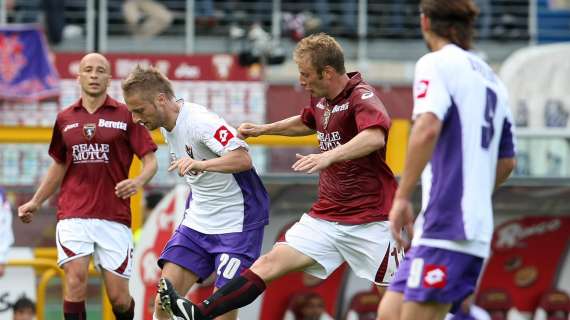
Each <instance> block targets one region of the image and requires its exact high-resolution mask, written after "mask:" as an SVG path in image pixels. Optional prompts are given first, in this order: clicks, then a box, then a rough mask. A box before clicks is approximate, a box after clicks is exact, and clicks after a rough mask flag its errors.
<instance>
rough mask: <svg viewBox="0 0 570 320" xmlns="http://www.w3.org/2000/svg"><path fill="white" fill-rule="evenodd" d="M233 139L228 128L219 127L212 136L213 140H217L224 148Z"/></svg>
mask: <svg viewBox="0 0 570 320" xmlns="http://www.w3.org/2000/svg"><path fill="white" fill-rule="evenodd" d="M233 137H234V135H233V134H232V132H231V131H230V130H228V128H226V126H221V127H220V128H218V130H216V133H215V134H214V138H215V139H216V140H218V142H219V143H221V144H222V146H224V147H225V146H226V145H227V144H228V142H229V141H230V140H231V139H232V138H233Z"/></svg>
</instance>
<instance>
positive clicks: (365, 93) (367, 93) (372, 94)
mask: <svg viewBox="0 0 570 320" xmlns="http://www.w3.org/2000/svg"><path fill="white" fill-rule="evenodd" d="M373 96H374V92H372V91H367V92H364V93H363V94H362V95H361V96H360V98H361V99H362V100H366V99H369V98H372V97H373Z"/></svg>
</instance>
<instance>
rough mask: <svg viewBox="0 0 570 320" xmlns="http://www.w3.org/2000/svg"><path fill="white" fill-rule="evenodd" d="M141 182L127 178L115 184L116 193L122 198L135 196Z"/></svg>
mask: <svg viewBox="0 0 570 320" xmlns="http://www.w3.org/2000/svg"><path fill="white" fill-rule="evenodd" d="M140 187H142V186H139V184H138V183H137V182H136V180H134V179H125V180H123V181H121V182H119V183H117V185H116V186H115V195H116V196H117V197H119V198H121V199H127V198H129V197H132V196H134V195H135V194H136V193H137V191H138V190H139V188H140Z"/></svg>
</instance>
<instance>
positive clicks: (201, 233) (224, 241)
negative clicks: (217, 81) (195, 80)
mask: <svg viewBox="0 0 570 320" xmlns="http://www.w3.org/2000/svg"><path fill="white" fill-rule="evenodd" d="M123 94H124V97H125V101H126V103H127V106H128V108H129V111H131V113H132V117H133V120H134V121H135V122H137V123H140V124H143V125H144V126H145V127H147V128H148V129H149V130H154V129H156V128H161V132H162V134H163V135H164V137H165V138H166V141H167V142H168V146H169V149H170V158H171V161H172V162H171V163H170V167H169V168H168V170H169V171H172V170H176V171H177V172H178V174H179V175H180V176H181V177H185V179H186V182H187V183H188V184H189V185H190V187H191V191H192V193H191V199H190V203H189V207H188V209H187V210H186V212H185V214H184V219H183V220H182V223H181V224H180V226H179V227H178V229H177V230H176V231H175V233H174V235H173V236H172V237H171V238H170V240H169V242H168V243H167V244H166V246H165V248H164V250H163V252H162V254H161V256H160V258H159V260H158V265H159V266H160V268H161V269H162V277H163V278H166V279H168V280H169V281H171V283H173V284H174V286H175V287H176V290H177V291H178V292H182V293H184V294H185V293H187V292H188V290H189V289H190V288H191V287H192V285H193V284H194V283H196V282H197V281H200V280H205V279H206V278H208V276H210V275H211V274H212V272H214V271H215V272H216V273H217V277H216V280H215V284H214V286H215V288H220V287H222V286H223V285H225V284H226V283H227V282H228V281H230V280H231V279H233V278H234V277H235V276H236V275H239V274H240V273H241V272H242V271H243V270H244V269H246V268H249V267H250V266H251V264H252V263H253V262H254V261H255V259H257V258H258V257H259V254H260V253H261V245H262V240H263V229H264V227H265V225H267V223H268V219H269V196H268V194H267V191H266V190H265V187H264V186H263V184H262V182H261V179H260V178H259V176H258V175H257V173H256V171H255V169H254V168H253V166H252V161H251V157H250V155H249V152H248V150H249V147H248V145H247V144H246V143H245V141H243V140H242V139H240V138H238V137H237V132H236V130H235V129H234V128H233V127H231V126H230V125H228V124H227V123H226V122H225V121H224V119H222V118H221V117H219V116H218V115H216V114H214V113H212V112H210V111H208V110H207V109H206V108H205V107H203V106H200V105H197V104H194V103H185V102H183V101H181V100H176V99H175V96H174V92H173V89H172V85H171V83H170V81H169V80H168V79H167V78H166V77H165V76H164V75H163V74H161V73H160V72H159V71H158V70H157V69H155V68H152V67H151V68H147V69H143V68H141V67H137V68H136V69H135V70H134V71H133V72H132V73H131V74H130V75H129V76H128V77H127V78H126V79H125V80H124V82H123ZM215 290H216V289H215ZM160 306H161V301H160V300H159V296H158V295H157V297H156V303H155V313H154V317H155V318H157V319H170V318H171V317H172V314H170V313H169V312H168V310H166V311H165V310H163V309H162V308H160ZM220 315H221V314H220ZM236 318H237V310H235V311H233V312H230V313H228V314H226V315H223V316H222V317H220V319H227V320H230V319H236Z"/></svg>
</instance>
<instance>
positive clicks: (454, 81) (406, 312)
mask: <svg viewBox="0 0 570 320" xmlns="http://www.w3.org/2000/svg"><path fill="white" fill-rule="evenodd" d="M420 10H421V12H422V14H421V27H422V32H423V35H424V39H425V41H426V43H427V46H428V47H429V49H430V50H431V51H432V52H431V53H428V54H426V55H425V56H423V57H422V58H421V59H420V60H419V61H418V63H417V65H416V72H415V79H414V93H413V94H414V111H413V117H414V119H415V123H414V126H413V128H412V133H411V136H410V141H409V150H408V155H409V156H408V157H407V159H406V163H405V170H404V172H403V174H402V178H401V180H400V186H399V188H398V190H397V192H396V196H395V199H394V204H393V206H392V209H391V211H390V222H391V229H392V233H393V234H394V236H395V238H396V239H397V240H398V241H399V243H400V244H401V245H407V240H406V239H404V237H403V236H402V230H403V229H405V230H406V231H407V232H408V233H409V235H410V236H412V239H413V240H412V243H411V245H412V248H411V249H410V251H409V252H407V254H406V258H405V259H404V262H403V263H402V264H400V268H399V269H398V272H397V274H396V277H395V279H394V281H393V282H392V284H391V285H390V288H389V290H388V292H387V293H386V295H385V296H384V298H383V299H382V302H381V303H380V307H379V319H383V320H390V319H420V320H421V319H443V318H444V317H445V315H446V313H447V312H448V311H449V310H450V308H451V307H452V305H454V307H455V306H458V305H459V304H460V303H461V301H462V300H463V299H464V298H466V297H467V296H468V295H469V294H471V293H472V292H473V291H474V289H475V286H476V284H477V278H478V277H479V274H480V272H481V266H482V264H483V259H485V258H486V257H488V256H489V250H490V240H491V236H492V233H493V208H492V203H491V196H492V194H493V190H494V189H495V188H496V187H497V186H498V185H500V184H501V183H502V182H504V181H505V180H506V179H507V178H508V176H509V175H510V173H511V171H512V170H513V168H514V164H515V161H514V158H513V157H514V139H513V129H512V123H513V122H512V116H511V114H510V111H509V106H508V101H507V100H508V99H507V90H506V88H505V86H504V85H503V83H502V82H501V80H500V79H499V78H498V77H497V75H496V74H495V73H494V72H493V70H492V69H491V68H490V67H489V66H488V65H487V64H486V63H485V62H484V61H483V60H481V59H480V58H479V57H478V56H476V55H474V54H473V53H471V52H469V51H468V50H469V49H470V48H471V45H472V43H471V42H472V35H473V28H474V23H475V18H476V16H477V13H478V10H477V7H476V6H475V5H474V3H473V1H472V0H422V1H421V3H420ZM422 171H423V173H422ZM420 174H421V177H422V189H423V190H422V191H423V203H422V212H421V213H420V215H419V216H418V218H417V219H416V223H415V228H413V226H412V222H413V214H412V206H411V202H410V197H411V195H412V192H413V190H414V189H415V186H416V182H417V180H418V178H419V177H420Z"/></svg>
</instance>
